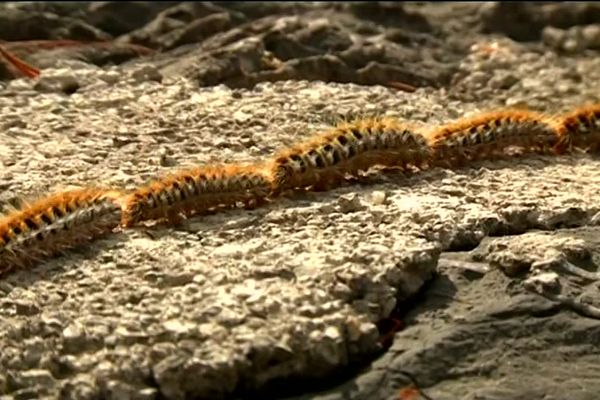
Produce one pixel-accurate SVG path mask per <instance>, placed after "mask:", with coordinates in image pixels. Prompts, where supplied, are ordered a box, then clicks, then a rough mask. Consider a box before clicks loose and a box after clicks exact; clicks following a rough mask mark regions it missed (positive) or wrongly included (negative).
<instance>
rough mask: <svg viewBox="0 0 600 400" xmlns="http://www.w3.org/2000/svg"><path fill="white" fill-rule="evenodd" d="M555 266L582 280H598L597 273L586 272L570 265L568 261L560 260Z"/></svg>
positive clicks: (599, 278) (599, 275)
mask: <svg viewBox="0 0 600 400" xmlns="http://www.w3.org/2000/svg"><path fill="white" fill-rule="evenodd" d="M557 266H558V267H560V268H562V269H564V270H565V271H567V272H569V273H571V274H573V275H577V276H579V277H581V278H584V279H589V280H591V281H597V280H600V274H599V273H598V272H590V271H586V270H585V269H583V268H580V267H578V266H577V265H575V264H572V263H571V262H569V261H568V260H561V261H560V262H558V263H557Z"/></svg>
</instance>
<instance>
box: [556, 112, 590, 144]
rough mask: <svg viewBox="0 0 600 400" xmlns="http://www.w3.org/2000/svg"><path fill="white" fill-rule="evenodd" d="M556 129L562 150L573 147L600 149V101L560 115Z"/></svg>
mask: <svg viewBox="0 0 600 400" xmlns="http://www.w3.org/2000/svg"><path fill="white" fill-rule="evenodd" d="M556 130H557V134H558V143H557V149H558V150H559V151H560V152H565V151H567V150H569V151H570V150H571V149H572V147H576V148H580V149H583V150H585V151H592V152H596V151H600V103H596V104H590V105H586V106H583V107H579V108H577V109H575V110H574V111H572V112H570V113H568V114H566V115H564V116H562V117H559V120H558V123H557V128H556Z"/></svg>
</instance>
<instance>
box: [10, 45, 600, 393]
mask: <svg viewBox="0 0 600 400" xmlns="http://www.w3.org/2000/svg"><path fill="white" fill-rule="evenodd" d="M157 75H158V69H157V68H156V67H155V66H154V65H153V64H152V63H151V62H146V61H139V62H135V63H131V64H128V65H123V66H118V67H103V68H99V67H94V66H90V65H89V64H86V63H82V62H77V61H63V62H62V64H61V65H58V66H57V68H52V69H45V70H44V71H43V74H42V76H41V78H40V79H39V81H28V80H24V79H17V80H12V81H10V82H7V83H6V84H5V88H4V89H3V90H2V91H0V127H1V128H2V129H0V162H1V163H2V169H1V170H0V187H1V188H2V191H1V192H0V200H1V201H2V202H3V203H4V204H6V205H8V204H11V203H13V202H14V201H15V200H16V199H17V198H20V197H22V196H37V195H39V194H43V193H47V192H49V191H53V190H59V189H64V188H66V187H69V186H81V185H89V184H94V183H107V184H111V185H115V186H119V187H123V188H127V189H131V188H133V187H135V186H136V185H139V184H142V183H144V182H146V181H147V180H148V179H150V178H152V177H154V176H158V175H160V174H162V173H165V172H168V171H171V170H173V169H176V168H179V167H184V166H190V165H196V164H206V163H210V162H215V161H223V160H227V161H234V162H235V161H240V162H241V161H250V160H256V159H260V158H264V157H268V156H269V155H270V154H272V153H273V152H274V151H276V150H277V149H279V148H281V147H283V146H286V145H289V144H291V143H293V142H295V141H297V140H299V139H303V138H305V137H307V136H308V135H310V134H312V133H314V132H316V131H318V130H319V129H323V128H325V127H327V126H329V125H330V124H331V123H332V122H333V121H336V120H337V119H339V118H343V117H346V116H348V115H370V114H388V115H393V116H397V117H400V118H405V119H407V120H411V121H415V122H417V123H421V124H427V125H434V124H439V123H442V122H447V121H450V120H452V119H454V118H458V117H462V116H466V115H469V114H471V113H474V112H478V111H482V110H487V109H491V108H496V107H499V106H506V105H507V106H528V107H530V108H532V109H535V110H540V111H546V112H549V113H554V112H558V111H564V110H568V109H570V108H572V107H573V106H576V105H579V104H582V103H584V102H586V101H589V100H597V88H598V86H599V84H600V59H598V57H596V56H594V55H593V54H592V55H589V56H587V55H585V54H580V55H577V56H574V57H571V58H568V57H563V56H559V55H557V54H555V53H553V52H551V51H549V50H545V51H539V50H536V51H533V50H528V49H526V48H525V47H524V46H522V45H519V44H517V43H514V42H512V41H510V40H508V39H505V38H498V39H497V40H496V39H493V40H492V39H490V40H487V41H485V42H482V43H480V44H479V45H477V46H474V47H473V48H472V50H471V55H469V56H468V57H466V58H465V59H464V60H463V61H462V63H461V64H460V65H459V66H458V73H457V75H456V77H455V81H454V82H453V85H452V88H451V89H448V88H441V89H433V88H422V89H419V90H417V91H416V92H414V93H407V92H400V91H395V90H390V89H386V88H383V87H379V86H376V87H365V86H358V85H353V84H347V85H343V84H336V83H328V84H327V83H320V82H308V81H299V82H291V81H290V82H278V83H261V84H259V85H257V86H256V87H255V88H253V89H251V90H245V89H229V88H227V87H225V86H221V85H218V86H214V87H208V88H198V87H197V85H196V84H195V82H193V81H191V80H187V79H186V78H178V77H172V78H168V79H167V78H165V79H162V80H161V79H149V77H156V76H157ZM65 85H72V86H73V85H74V86H76V87H77V88H78V89H77V90H76V92H74V93H71V94H65V93H64V88H65ZM599 168H600V161H599V160H598V159H597V157H595V156H591V155H572V156H564V157H531V158H528V159H521V160H510V161H498V162H481V163H479V164H476V165H472V166H471V167H469V168H464V169H457V170H446V169H439V168H438V169H434V170H431V171H427V172H424V173H421V174H415V175H413V176H402V175H400V174H393V173H386V174H381V173H377V172H374V173H373V174H371V175H369V176H368V177H367V178H366V179H364V180H363V181H361V182H360V183H356V184H349V185H347V186H345V187H341V188H338V189H335V190H332V191H329V192H322V193H305V194H298V195H296V196H290V197H288V198H285V199H280V200H279V201H277V202H274V203H272V204H269V205H267V206H265V207H263V208H258V209H256V210H236V211H231V212H227V213H221V214H215V215H211V216H207V217H198V218H193V219H191V220H189V221H188V222H187V223H186V224H185V225H184V226H182V227H179V228H177V229H173V228H165V227H143V228H136V229H132V230H126V231H119V232H115V234H114V235H113V236H111V237H108V238H106V239H104V240H100V241H98V242H95V243H92V244H90V246H89V247H87V248H84V249H81V250H79V251H76V252H70V253H69V254H67V255H65V256H64V257H60V258H57V259H53V260H49V261H48V262H46V263H44V264H43V265H39V266H37V267H36V268H33V269H30V270H25V271H19V272H17V273H15V274H12V275H10V276H8V277H7V278H6V279H3V280H2V281H0V393H2V394H5V395H6V396H7V398H15V399H26V398H41V397H44V396H47V397H49V398H65V399H67V398H73V399H97V398H107V399H125V398H131V399H161V398H166V399H183V398H207V399H217V398H257V397H260V398H286V397H287V398H294V399H298V400H299V399H306V400H308V399H320V400H322V399H328V400H333V399H348V398H352V399H363V398H364V399H375V398H382V399H397V398H399V396H400V394H401V393H402V392H401V390H402V389H405V388H406V387H407V386H409V385H410V384H411V379H410V376H412V377H414V379H415V380H416V381H417V383H418V386H419V387H420V388H421V389H422V390H423V391H424V392H425V393H426V395H428V396H430V397H431V398H434V399H481V398H485V399H520V398H523V399H534V398H544V399H565V398H569V399H593V398H596V397H594V396H595V395H596V394H597V393H598V392H599V391H600V385H599V384H598V382H599V379H598V377H599V376H600V371H599V370H598V367H597V365H598V361H599V356H600V351H599V350H598V348H597V346H596V342H597V340H598V338H599V335H600V328H599V327H598V324H597V321H595V320H594V319H592V318H591V317H593V316H594V313H593V312H590V310H592V311H593V310H594V309H593V308H592V307H593V306H594V304H598V303H599V302H600V299H599V298H598V290H597V289H598V285H597V282H596V280H595V279H594V277H593V276H588V277H582V276H581V275H576V274H573V273H572V272H571V273H569V272H566V271H565V265H567V266H568V265H571V264H573V265H576V266H579V267H581V268H585V269H586V270H588V271H595V270H596V269H597V266H598V265H599V264H598V263H599V260H600V259H599V257H600V247H599V245H598V239H597V237H598V224H599V223H600V214H599V212H600V193H599V191H598V188H599V187H600V177H599V176H598V173H597V171H598V169H599ZM548 288H549V289H550V292H546V290H545V289H548ZM417 292H418V295H417V297H416V298H415V297H412V296H410V295H414V294H416V293H417ZM542 292H543V293H542ZM540 293H542V294H544V295H542V294H540ZM547 296H550V297H552V296H554V297H553V298H552V299H549V298H548V297H547ZM407 299H408V301H407V302H405V300H407ZM569 299H571V300H569ZM582 304H583V305H584V306H582ZM586 305H587V307H586ZM395 308H399V309H396V310H394V309H395ZM396 312H398V313H399V314H400V315H402V324H403V325H404V326H405V328H404V329H403V330H402V331H400V332H399V333H397V334H396V336H395V338H394V343H393V344H392V346H391V347H390V348H389V349H388V350H387V351H385V352H381V350H382V349H381V346H380V342H381V339H382V338H381V335H380V333H379V332H378V329H377V325H378V323H379V322H380V320H381V319H384V318H386V317H388V316H390V314H392V313H396ZM407 374H408V375H407ZM422 398H425V397H424V396H422Z"/></svg>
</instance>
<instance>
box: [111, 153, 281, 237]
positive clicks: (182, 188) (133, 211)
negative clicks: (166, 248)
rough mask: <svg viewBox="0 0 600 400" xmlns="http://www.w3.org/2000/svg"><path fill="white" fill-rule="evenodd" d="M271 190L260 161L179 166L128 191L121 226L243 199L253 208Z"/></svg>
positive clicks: (170, 217)
mask: <svg viewBox="0 0 600 400" xmlns="http://www.w3.org/2000/svg"><path fill="white" fill-rule="evenodd" d="M272 190H273V182H272V179H271V178H270V176H269V175H268V174H267V173H265V172H264V168H263V167H262V166H261V165H233V164H231V165H214V166H207V167H198V168H191V169H188V170H181V171H178V172H176V173H174V174H171V175H168V176H166V177H164V178H160V179H157V180H155V181H153V182H151V183H150V184H149V185H147V186H143V187H141V188H139V189H137V190H136V191H135V192H133V193H131V194H129V195H128V196H126V197H125V198H124V201H123V209H124V211H123V219H122V222H121V224H122V226H124V227H131V226H133V225H135V224H137V223H139V222H142V221H148V220H163V221H167V222H169V223H172V224H177V223H179V222H181V220H182V217H190V216H193V215H196V214H201V213H203V212H206V211H210V210H213V209H223V208H231V207H234V206H236V205H237V204H238V203H243V204H244V205H245V206H246V207H247V208H252V207H255V206H257V205H258V204H260V203H262V202H264V201H266V199H267V197H268V195H269V193H270V192H272Z"/></svg>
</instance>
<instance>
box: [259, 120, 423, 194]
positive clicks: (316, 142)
mask: <svg viewBox="0 0 600 400" xmlns="http://www.w3.org/2000/svg"><path fill="white" fill-rule="evenodd" d="M428 157H429V147H428V145H427V142H426V139H425V137H424V136H423V135H421V134H420V133H419V131H418V130H417V128H415V127H413V126H410V125H408V124H405V123H402V122H400V121H398V120H395V119H393V118H366V119H358V120H355V121H352V122H345V123H342V124H339V125H337V126H336V127H334V128H333V129H331V130H329V131H327V132H325V133H324V134H320V135H316V136H315V137H313V138H311V139H309V140H307V141H306V142H303V143H299V144H297V145H295V146H292V147H290V148H288V149H285V150H283V151H281V152H279V153H278V154H276V155H275V157H274V158H273V159H272V161H271V167H270V169H271V174H272V175H273V177H274V179H275V182H276V187H277V191H281V190H285V189H295V188H307V187H311V188H312V189H314V190H325V189H327V188H329V187H331V186H332V185H334V184H337V183H339V182H341V181H342V180H343V179H344V178H345V176H346V175H354V174H356V173H357V172H359V171H366V170H368V169H369V168H371V167H373V166H376V165H380V166H383V167H398V168H403V169H407V168H409V166H413V167H417V168H420V167H422V165H423V164H424V163H425V162H426V160H427V159H428Z"/></svg>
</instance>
